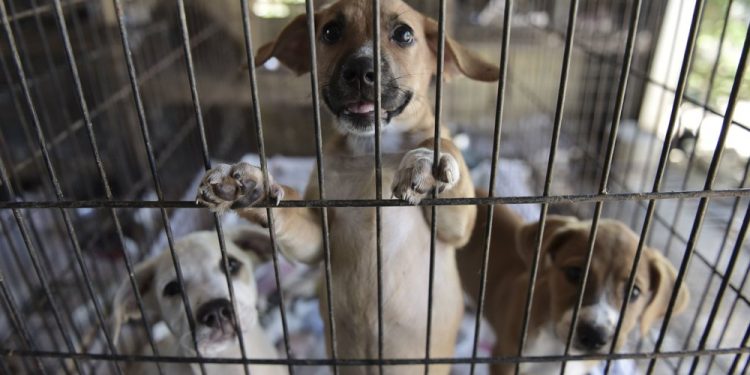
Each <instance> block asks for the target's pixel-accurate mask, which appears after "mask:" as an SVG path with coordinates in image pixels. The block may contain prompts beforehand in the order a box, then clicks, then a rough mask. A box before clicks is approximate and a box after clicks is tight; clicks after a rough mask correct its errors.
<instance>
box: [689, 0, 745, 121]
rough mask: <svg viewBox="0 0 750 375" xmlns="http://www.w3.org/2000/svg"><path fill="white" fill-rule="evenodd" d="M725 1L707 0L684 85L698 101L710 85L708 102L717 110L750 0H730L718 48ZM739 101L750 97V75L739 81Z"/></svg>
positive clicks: (727, 85) (725, 91) (737, 54)
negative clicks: (714, 71)
mask: <svg viewBox="0 0 750 375" xmlns="http://www.w3.org/2000/svg"><path fill="white" fill-rule="evenodd" d="M729 3H730V1H729V0H707V2H706V5H705V10H704V15H703V23H702V24H701V28H700V31H699V34H698V40H697V44H696V50H695V54H694V56H693V66H692V70H691V72H690V76H689V82H688V87H687V90H688V91H687V94H688V95H689V96H691V97H693V98H696V99H698V100H700V101H703V100H704V99H705V97H706V94H707V93H708V90H709V88H710V89H711V91H710V98H709V99H710V100H709V105H710V106H712V107H714V108H717V109H723V108H724V105H725V104H726V99H727V97H728V96H729V92H730V91H731V89H732V83H733V82H734V77H735V73H736V70H737V63H738V62H739V58H740V53H741V51H742V45H743V43H744V42H745V35H746V33H747V28H748V22H750V0H734V1H733V4H732V8H731V10H730V14H729V19H728V20H727V30H726V35H725V37H724V44H723V46H722V48H721V51H719V46H720V44H721V31H722V28H723V27H724V16H725V14H726V9H727V6H728V5H729ZM717 56H719V60H718V62H717ZM717 63H718V66H717V70H716V77H715V78H714V82H713V85H712V86H711V82H710V78H711V70H712V69H713V67H714V65H715V64H717ZM740 100H750V77H748V76H747V74H746V75H745V79H744V80H743V81H742V86H741V89H740Z"/></svg>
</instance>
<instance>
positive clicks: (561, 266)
mask: <svg viewBox="0 0 750 375" xmlns="http://www.w3.org/2000/svg"><path fill="white" fill-rule="evenodd" d="M486 210H487V208H486V207H484V206H483V207H482V208H480V209H479V220H478V222H477V225H476V227H475V229H474V233H473V235H472V239H471V241H470V242H469V245H467V247H466V249H465V250H463V251H461V252H458V253H457V254H458V265H459V272H460V273H461V280H462V282H463V285H464V287H465V288H466V291H467V293H469V294H470V295H471V296H472V297H474V298H475V300H476V298H477V293H478V291H479V272H480V270H481V264H482V263H481V262H482V257H483V249H484V236H485V233H484V230H485V229H484V228H485V224H484V219H485V218H486V213H487V212H486ZM494 210H495V213H494V221H493V226H492V243H491V248H490V261H489V265H488V271H487V289H486V301H487V302H486V305H485V308H484V314H485V316H486V317H487V319H488V321H489V322H490V324H491V325H492V328H493V329H494V330H495V332H496V333H497V343H496V344H495V349H494V351H493V355H495V356H516V355H518V344H519V339H520V335H521V325H522V322H523V314H524V308H525V303H526V293H527V291H528V285H529V277H530V264H531V261H532V257H533V254H534V249H535V245H536V242H535V240H536V234H537V232H538V222H534V223H527V224H524V223H523V220H522V219H521V218H520V217H519V216H518V215H517V214H516V213H514V212H513V211H511V210H510V209H509V208H508V207H506V206H503V205H497V206H495V207H494ZM590 230H591V222H590V221H579V220H577V219H576V218H574V217H567V216H555V215H550V216H549V217H548V218H547V223H546V226H545V229H544V236H543V242H542V254H541V258H540V260H539V267H540V268H539V273H538V279H537V283H536V290H535V293H534V301H533V305H532V310H531V316H530V321H529V331H528V338H527V341H526V346H525V348H524V352H523V353H524V355H525V356H542V355H561V354H563V352H564V350H565V341H566V340H567V336H568V332H569V330H570V324H571V320H572V314H573V309H574V306H575V304H576V301H577V288H578V285H579V283H580V279H581V278H582V277H583V272H584V271H583V267H584V266H585V262H586V254H587V252H588V238H589V233H590ZM637 247H638V236H637V235H636V234H635V233H633V231H631V230H630V228H628V227H627V226H625V225H624V224H622V223H620V222H619V221H615V220H609V219H602V220H601V221H600V222H599V229H598V231H597V236H596V242H595V248H594V255H593V258H592V260H591V269H590V273H589V278H588V281H587V283H586V289H585V293H584V298H583V304H582V306H581V310H580V313H579V316H578V325H577V329H576V332H575V336H574V338H573V344H572V346H571V354H592V353H606V352H607V351H608V350H609V348H610V346H611V343H612V340H613V335H614V331H615V328H616V326H617V320H618V317H619V312H620V308H621V304H622V301H623V300H624V297H625V296H624V293H625V292H626V288H627V282H628V277H629V275H630V267H631V266H632V264H633V259H634V257H635V254H636V251H637ZM674 281H675V270H674V267H673V266H672V265H671V264H670V263H669V261H668V260H667V259H666V258H664V257H663V256H662V255H661V253H660V252H659V251H657V250H655V249H652V248H649V247H646V248H644V252H643V255H642V258H641V261H640V262H639V265H638V271H637V273H636V280H635V287H634V289H633V293H632V294H631V296H630V302H629V304H628V309H627V311H626V314H625V317H624V320H623V323H622V331H621V333H620V336H619V339H618V341H617V343H616V345H615V347H616V348H620V347H622V345H623V344H625V343H626V342H627V340H628V335H629V333H630V332H631V331H632V330H633V329H634V328H635V327H636V326H638V325H640V331H641V334H645V333H646V332H648V330H649V329H650V328H651V326H652V325H653V324H654V323H655V322H656V321H657V320H658V319H659V318H661V317H662V316H664V314H665V313H666V309H667V304H668V303H669V298H670V295H671V293H672V289H673V287H674ZM687 302H688V292H687V290H686V289H684V288H683V289H681V290H680V292H679V295H678V298H677V304H676V305H675V310H674V311H675V313H676V314H677V313H680V312H681V311H682V310H684V309H685V307H686V306H687ZM594 365H596V362H595V361H589V362H586V361H577V362H568V364H567V367H566V370H567V371H566V372H567V373H570V374H585V373H587V372H588V371H590V370H591V368H592V367H593V366H594ZM513 370H514V366H513V365H496V366H494V367H493V368H492V373H493V374H496V375H499V374H512V373H513ZM559 371H560V363H559V362H556V363H551V362H550V363H528V364H522V365H521V373H523V374H553V373H554V374H557V373H559Z"/></svg>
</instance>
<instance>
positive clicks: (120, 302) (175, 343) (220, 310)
mask: <svg viewBox="0 0 750 375" xmlns="http://www.w3.org/2000/svg"><path fill="white" fill-rule="evenodd" d="M263 232H264V230H262V229H260V228H242V229H240V228H236V229H232V230H227V231H226V235H225V238H226V250H227V258H228V263H229V268H228V269H227V268H225V267H224V262H223V259H222V257H221V250H220V247H219V239H218V237H217V235H216V232H208V231H205V232H195V233H192V234H190V235H187V236H185V237H183V238H181V239H180V240H178V241H177V242H176V243H175V252H176V253H177V254H178V256H179V258H180V266H181V268H182V276H183V282H184V283H183V286H184V293H185V294H186V295H187V297H188V300H189V301H190V308H191V310H192V312H193V317H194V319H195V335H196V340H197V342H198V351H199V353H200V356H201V357H203V358H241V357H242V351H241V350H240V345H239V340H238V338H237V335H236V330H235V326H234V321H235V319H236V320H237V321H238V322H239V324H240V327H241V328H242V338H243V340H244V344H245V352H246V354H247V358H258V359H276V358H277V357H278V355H277V353H276V349H274V347H273V344H272V343H271V342H270V340H269V339H268V338H267V337H266V335H265V333H264V332H263V328H262V327H261V326H260V325H259V324H258V311H257V308H256V302H257V299H258V290H257V288H256V286H255V279H254V278H253V263H254V262H253V260H256V263H257V256H256V255H265V256H268V255H270V251H271V249H270V244H269V241H268V234H267V233H263ZM253 258H255V259H253ZM134 273H135V279H136V282H137V284H138V289H139V292H140V294H141V297H142V300H143V308H144V310H145V313H146V315H147V317H146V319H147V320H148V322H150V323H151V324H152V325H153V324H155V323H157V322H162V321H163V322H165V323H166V325H167V327H168V328H169V335H168V336H167V337H166V338H164V339H162V340H160V341H159V342H158V343H157V344H156V345H157V350H158V351H159V355H160V356H167V357H170V356H171V357H195V356H196V353H195V346H194V344H193V339H192V335H191V332H190V326H189V324H188V319H187V315H186V312H185V306H184V304H183V300H182V298H181V293H182V292H183V290H182V288H181V286H180V284H179V282H178V281H177V276H176V273H175V268H174V265H173V263H172V257H171V254H170V252H169V251H168V250H164V251H163V252H162V253H161V254H160V255H158V256H156V257H154V258H151V259H149V260H147V261H145V262H143V263H141V264H139V265H138V266H137V267H136V269H135V271H134ZM227 273H229V275H230V276H231V277H232V284H233V287H234V292H235V297H236V300H235V304H236V307H237V310H235V306H233V305H232V303H231V301H230V299H229V288H228V286H227V279H226V274H227ZM113 315H114V321H115V340H117V336H118V333H119V329H120V325H121V324H122V323H124V322H125V321H126V320H128V319H131V318H136V317H140V310H139V309H138V305H137V304H136V299H135V294H134V293H133V292H132V289H131V284H130V280H129V279H125V280H123V281H122V283H121V284H120V287H119V288H118V290H117V294H116V295H115V300H114V308H113ZM143 349H144V350H143V353H139V354H149V355H153V353H152V352H151V350H150V349H151V348H150V347H149V346H148V345H147V347H146V348H143ZM161 367H162V370H163V372H164V373H165V374H193V373H194V374H200V373H201V371H200V369H199V368H198V365H197V364H183V363H166V362H164V363H162V365H161ZM205 367H206V374H208V375H211V374H227V375H229V374H244V368H243V366H242V365H236V364H235V365H220V364H206V365H205ZM250 372H251V373H252V374H254V375H256V374H258V375H284V374H286V373H287V367H286V366H257V365H252V366H250ZM126 373H127V374H139V375H140V374H158V373H159V372H158V368H157V367H156V365H155V364H154V363H135V364H132V365H130V366H129V368H127V369H126Z"/></svg>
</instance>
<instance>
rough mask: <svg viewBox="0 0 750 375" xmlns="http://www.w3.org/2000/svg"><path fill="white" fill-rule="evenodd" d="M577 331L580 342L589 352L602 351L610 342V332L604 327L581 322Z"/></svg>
mask: <svg viewBox="0 0 750 375" xmlns="http://www.w3.org/2000/svg"><path fill="white" fill-rule="evenodd" d="M576 331H577V333H576V335H577V337H578V342H579V343H580V344H581V346H582V347H583V348H585V349H587V350H598V349H601V348H602V347H604V345H606V344H607V342H608V341H609V331H608V330H607V329H606V327H603V326H597V325H593V324H588V323H583V322H581V323H579V324H578V329H577V330H576Z"/></svg>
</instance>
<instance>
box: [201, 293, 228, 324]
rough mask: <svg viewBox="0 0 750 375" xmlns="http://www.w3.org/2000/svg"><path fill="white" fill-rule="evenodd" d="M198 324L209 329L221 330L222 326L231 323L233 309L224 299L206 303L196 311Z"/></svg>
mask: <svg viewBox="0 0 750 375" xmlns="http://www.w3.org/2000/svg"><path fill="white" fill-rule="evenodd" d="M197 318H198V323H200V324H202V325H204V326H207V327H210V328H221V327H222V326H223V325H224V324H227V323H230V324H231V323H233V320H234V309H233V308H232V303H231V302H230V301H229V300H226V299H215V300H211V301H208V302H207V303H205V304H204V305H203V306H201V307H200V309H198V314H197Z"/></svg>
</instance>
